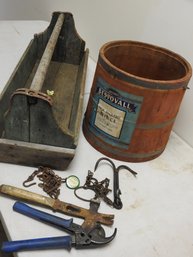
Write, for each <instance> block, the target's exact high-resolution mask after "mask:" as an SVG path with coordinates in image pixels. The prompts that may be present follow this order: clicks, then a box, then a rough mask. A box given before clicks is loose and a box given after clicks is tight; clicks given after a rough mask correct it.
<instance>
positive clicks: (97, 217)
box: [0, 185, 114, 232]
mask: <svg viewBox="0 0 193 257" xmlns="http://www.w3.org/2000/svg"><path fill="white" fill-rule="evenodd" d="M0 193H3V194H5V195H9V196H12V197H14V198H16V199H22V200H26V201H30V202H34V203H36V204H41V205H43V206H47V207H49V208H51V209H53V210H54V211H59V212H62V213H64V214H67V215H70V216H74V217H79V218H82V219H84V222H83V224H82V227H83V229H85V231H88V232H89V231H91V230H92V229H93V228H94V227H95V226H96V224H97V223H101V224H104V225H112V224H113V221H114V215H113V214H103V213H98V208H99V205H100V202H99V201H97V200H94V199H93V201H91V202H90V209H85V208H82V207H79V206H77V205H73V204H70V203H66V202H63V201H60V200H58V199H53V198H49V197H46V196H43V195H40V194H36V193H33V192H30V191H27V190H24V189H21V188H17V187H14V186H10V185H1V186H0Z"/></svg>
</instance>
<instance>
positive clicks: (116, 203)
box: [94, 157, 137, 209]
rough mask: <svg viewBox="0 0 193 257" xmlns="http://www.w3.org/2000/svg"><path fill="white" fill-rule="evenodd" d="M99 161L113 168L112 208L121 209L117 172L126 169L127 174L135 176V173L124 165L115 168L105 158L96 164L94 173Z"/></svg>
mask: <svg viewBox="0 0 193 257" xmlns="http://www.w3.org/2000/svg"><path fill="white" fill-rule="evenodd" d="M101 161H108V162H109V163H110V164H111V165H112V168H113V192H114V202H113V207H115V208H116V209H121V208H122V207H123V203H122V201H121V198H120V195H121V190H120V188H119V171H120V170H121V169H126V170H128V171H129V172H131V173H132V174H133V176H136V175H137V172H135V171H134V170H132V169H131V168H129V167H128V166H126V165H120V166H118V167H117V168H116V166H115V164H114V162H113V161H112V160H110V159H109V158H106V157H102V158H100V159H99V160H98V161H97V162H96V164H95V168H94V171H96V169H97V167H98V165H99V163H100V162H101Z"/></svg>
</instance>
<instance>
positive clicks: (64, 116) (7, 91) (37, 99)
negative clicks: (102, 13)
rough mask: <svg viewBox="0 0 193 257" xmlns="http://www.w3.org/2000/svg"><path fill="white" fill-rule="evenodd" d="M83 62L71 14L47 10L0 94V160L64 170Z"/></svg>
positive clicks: (71, 151) (78, 112)
mask: <svg viewBox="0 0 193 257" xmlns="http://www.w3.org/2000/svg"><path fill="white" fill-rule="evenodd" d="M87 61H88V49H86V50H85V42H84V40H82V39H81V38H80V37H79V35H78V34H77V32H76V29H75V26H74V20H73V16H72V14H70V13H62V12H55V13H53V16H52V20H51V23H50V25H49V26H48V28H47V29H46V30H45V31H44V32H43V33H40V34H37V35H34V39H33V40H32V41H31V42H30V44H29V46H28V48H27V49H26V51H25V53H24V54H23V56H22V58H21V60H20V61H19V63H18V65H17V67H16V68H15V70H14V72H13V74H12V76H11V78H10V79H9V81H8V83H7V84H6V86H5V88H4V90H3V92H2V94H1V98H0V134H1V138H0V161H1V162H8V163H15V164H22V165H28V166H34V167H36V166H39V165H43V166H49V167H51V168H54V169H59V170H64V169H66V167H67V166H68V164H69V163H70V161H71V160H72V158H73V157H74V155H75V149H76V146H77V142H78V134H79V129H80V123H81V118H82V104H83V94H84V86H85V78H86V69H87Z"/></svg>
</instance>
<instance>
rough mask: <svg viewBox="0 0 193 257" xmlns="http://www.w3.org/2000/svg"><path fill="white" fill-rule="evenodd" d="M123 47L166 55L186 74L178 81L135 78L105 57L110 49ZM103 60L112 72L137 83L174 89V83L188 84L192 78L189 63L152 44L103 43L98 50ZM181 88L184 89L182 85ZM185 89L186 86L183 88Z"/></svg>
mask: <svg viewBox="0 0 193 257" xmlns="http://www.w3.org/2000/svg"><path fill="white" fill-rule="evenodd" d="M120 45H122V46H124V45H135V46H138V47H143V48H146V49H154V51H157V52H160V53H162V54H164V55H168V56H169V57H170V58H172V59H175V60H176V61H177V62H178V63H180V64H181V65H183V66H184V69H185V71H186V74H185V75H184V76H182V77H181V78H178V79H171V80H159V79H158V80H156V79H150V78H144V77H141V76H137V75H134V74H132V73H129V72H126V71H124V70H122V69H120V68H118V67H117V66H115V65H114V64H112V62H110V61H109V60H108V59H107V58H106V56H105V52H106V51H107V50H108V49H110V48H112V47H117V46H120ZM101 58H102V59H103V62H106V64H108V65H109V66H110V67H111V68H112V69H113V70H115V71H118V72H120V73H122V74H123V75H126V76H127V75H129V76H130V77H132V78H134V79H137V80H139V81H142V80H143V81H144V82H148V83H155V82H157V83H159V84H160V85H162V84H163V85H164V84H166V83H167V84H168V85H171V86H172V87H174V88H176V87H175V86H176V83H183V82H188V81H189V80H190V78H191V76H192V67H191V65H190V63H189V62H188V61H187V60H186V59H185V58H184V57H183V56H181V55H180V54H177V53H176V52H174V51H171V50H169V49H167V48H164V47H161V46H157V45H154V44H150V43H145V42H141V41H133V40H114V41H109V42H107V43H105V44H104V45H103V46H102V47H101V48H100V50H99V59H101ZM181 87H184V86H183V85H182V86H181ZM185 87H186V86H185Z"/></svg>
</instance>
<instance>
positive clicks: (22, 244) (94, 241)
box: [1, 202, 117, 252]
mask: <svg viewBox="0 0 193 257" xmlns="http://www.w3.org/2000/svg"><path fill="white" fill-rule="evenodd" d="M13 209H14V210H15V211H17V212H19V213H21V214H24V215H26V216H28V217H31V218H33V219H36V220H38V221H40V222H42V221H43V222H46V223H47V224H50V225H54V226H56V227H58V228H60V229H62V230H64V231H66V232H67V233H70V234H72V235H71V236H60V237H48V238H36V239H27V240H17V241H8V242H4V243H3V244H2V248H1V250H2V251H3V252H18V251H21V250H35V249H48V248H49V249H52V248H55V249H56V248H66V249H71V247H72V246H73V247H75V248H77V249H81V248H96V247H98V246H102V245H105V244H107V243H109V242H111V241H112V240H113V239H114V238H115V235H116V231H117V230H116V229H115V230H114V233H113V234H112V235H111V236H109V237H106V236H105V231H104V229H103V228H102V226H101V225H100V224H96V225H95V227H94V228H93V229H92V230H91V231H90V232H86V231H85V230H84V229H83V228H82V226H81V225H78V224H76V223H74V222H73V219H69V220H66V219H62V218H60V217H57V216H55V215H51V214H48V213H46V212H43V211H40V210H37V209H35V208H32V207H30V206H28V205H26V204H24V203H21V202H16V203H15V204H14V206H13Z"/></svg>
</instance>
